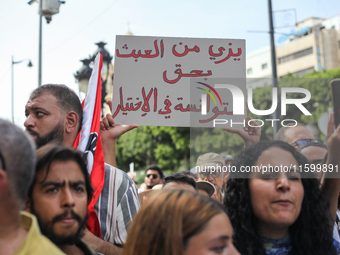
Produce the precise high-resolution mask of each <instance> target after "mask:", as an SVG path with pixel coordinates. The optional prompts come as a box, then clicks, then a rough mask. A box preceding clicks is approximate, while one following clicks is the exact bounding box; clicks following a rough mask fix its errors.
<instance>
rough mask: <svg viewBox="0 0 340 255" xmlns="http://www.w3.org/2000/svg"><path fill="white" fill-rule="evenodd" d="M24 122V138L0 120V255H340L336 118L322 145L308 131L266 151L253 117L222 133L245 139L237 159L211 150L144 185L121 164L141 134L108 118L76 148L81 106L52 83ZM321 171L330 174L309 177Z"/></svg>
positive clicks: (151, 173)
mask: <svg viewBox="0 0 340 255" xmlns="http://www.w3.org/2000/svg"><path fill="white" fill-rule="evenodd" d="M109 105H110V106H111V108H112V102H111V101H109ZM84 111H85V110H84ZM25 115H26V121H25V123H24V126H25V131H23V130H22V129H21V128H20V127H18V126H15V125H14V124H12V123H10V122H8V121H6V120H2V119H0V255H4V254H5V255H12V254H18V255H19V254H36V255H40V254H51V255H54V254H55V255H57V254H58V255H59V254H68V255H71V254H86V255H89V254H106V255H111V254H115V255H116V254H123V255H163V254H164V255H184V254H185V255H208V254H228V255H229V254H242V255H248V254H249V255H259V254H264V255H265V254H267V255H285V254H294V255H296V254H305V255H306V254H308V255H309V254H318V255H328V254H334V255H335V254H340V227H338V226H340V225H339V224H338V223H339V216H340V211H339V210H338V207H339V206H340V203H338V201H340V200H338V198H339V192H340V178H336V177H337V176H333V175H332V176H331V175H330V174H333V173H334V171H333V172H332V173H330V172H331V171H327V170H329V169H331V168H332V169H333V167H335V166H338V165H339V164H340V157H339V155H338V152H339V151H340V128H335V126H334V118H332V117H331V118H330V121H329V123H328V134H327V146H326V145H324V144H323V143H320V142H319V141H317V140H316V139H314V137H313V135H312V133H311V132H310V131H309V130H308V129H307V128H306V126H304V125H303V124H298V125H296V126H294V125H292V126H287V127H282V128H281V129H280V130H279V132H278V133H277V135H276V139H275V140H273V141H267V142H260V137H261V128H260V127H259V125H258V124H257V123H256V122H255V121H253V120H251V122H250V123H252V125H251V126H249V125H248V126H246V127H244V128H231V127H228V128H224V129H225V131H226V132H230V133H234V135H238V136H240V137H241V138H242V139H243V141H244V149H243V150H242V151H240V152H239V154H238V155H237V156H236V157H235V158H233V157H232V156H230V155H228V156H226V157H224V158H223V157H221V156H220V155H219V154H217V153H214V152H210V153H206V154H203V155H200V156H199V157H198V158H197V163H196V166H195V167H194V168H192V169H191V170H190V171H188V170H187V171H182V172H178V173H173V174H171V175H169V176H165V174H164V173H163V171H162V169H161V168H160V167H159V166H157V165H150V166H148V167H147V168H146V169H145V181H144V184H142V185H141V186H139V187H137V185H136V184H135V182H134V181H133V180H132V179H131V177H130V176H129V175H128V174H126V173H125V172H124V171H122V170H120V169H118V168H117V167H116V155H115V142H116V139H117V138H118V137H119V136H120V135H122V134H123V133H126V132H128V131H129V130H131V129H133V128H137V125H127V126H121V125H116V124H115V122H114V120H113V118H112V116H111V114H108V115H107V116H105V117H104V118H102V119H101V120H99V121H98V123H97V124H98V131H99V134H96V135H97V136H94V137H93V136H90V138H89V140H88V141H85V143H86V144H90V145H91V144H92V143H96V144H95V145H94V146H92V147H91V146H90V147H89V148H90V149H86V150H80V149H79V148H80V147H79V146H80V145H81V144H82V141H81V136H82V132H83V130H84V122H83V118H85V116H84V115H85V114H83V108H82V104H81V102H80V100H79V98H78V96H77V95H76V94H75V93H74V92H73V91H72V90H71V89H69V88H68V87H67V86H65V85H54V84H47V85H43V86H41V87H39V88H37V89H35V90H34V91H33V92H32V93H31V95H30V97H29V98H28V100H27V103H26V107H25ZM248 120H249V119H248ZM247 123H248V121H247ZM80 134H81V135H80ZM78 144H79V146H78ZM77 148H78V149H77ZM99 153H102V159H101V161H100V160H99V163H98V162H97V161H96V157H97V156H98V155H99ZM100 164H101V165H100ZM318 164H322V165H325V166H326V171H319V173H315V171H314V172H312V171H308V169H305V168H304V166H305V165H308V166H311V165H314V166H317V165H318ZM99 165H100V166H101V170H97V167H98V166H99ZM330 166H331V167H330ZM89 168H91V169H92V172H91V171H89ZM231 169H232V170H233V171H231ZM242 169H243V170H244V171H242ZM245 169H257V171H245ZM264 169H266V170H265V171H264ZM309 169H310V168H309ZM338 215H339V216H338Z"/></svg>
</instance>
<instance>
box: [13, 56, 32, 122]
mask: <svg viewBox="0 0 340 255" xmlns="http://www.w3.org/2000/svg"><path fill="white" fill-rule="evenodd" d="M27 60H28V64H27V66H28V67H32V66H33V65H32V62H31V60H30V59H23V60H20V61H14V58H13V56H12V70H11V71H12V84H11V90H12V122H13V123H14V83H13V71H14V68H13V67H14V65H16V64H20V63H22V62H24V61H27Z"/></svg>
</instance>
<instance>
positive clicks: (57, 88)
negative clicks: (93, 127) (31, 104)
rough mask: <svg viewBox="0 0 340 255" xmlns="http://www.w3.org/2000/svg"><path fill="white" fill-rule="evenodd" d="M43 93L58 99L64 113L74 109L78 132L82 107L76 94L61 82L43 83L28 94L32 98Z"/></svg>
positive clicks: (81, 119) (81, 118)
mask: <svg viewBox="0 0 340 255" xmlns="http://www.w3.org/2000/svg"><path fill="white" fill-rule="evenodd" d="M44 93H50V94H51V95H52V96H54V97H55V98H56V99H57V101H58V106H59V108H60V109H62V110H63V111H64V112H65V113H68V112H70V111H74V112H75V113H76V114H77V115H78V117H79V119H78V132H79V130H80V128H81V123H82V121H83V108H82V106H81V103H80V99H79V97H78V96H77V94H76V93H75V92H74V91H73V90H72V89H70V88H69V87H67V86H66V85H63V84H45V85H42V86H40V87H38V88H36V89H35V90H33V91H32V93H31V95H30V100H33V99H35V98H37V97H39V96H41V95H42V94H44Z"/></svg>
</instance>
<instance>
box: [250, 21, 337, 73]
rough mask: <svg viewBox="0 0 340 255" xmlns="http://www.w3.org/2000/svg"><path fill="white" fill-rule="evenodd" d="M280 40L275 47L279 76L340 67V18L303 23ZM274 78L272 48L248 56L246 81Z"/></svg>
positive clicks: (299, 23) (298, 24)
mask: <svg viewBox="0 0 340 255" xmlns="http://www.w3.org/2000/svg"><path fill="white" fill-rule="evenodd" d="M278 41H279V43H281V45H279V46H277V47H276V64H277V75H278V77H283V76H286V75H288V74H292V75H299V76H301V75H304V74H306V73H309V72H312V71H314V70H316V71H320V70H323V69H325V70H328V69H334V68H338V67H340V15H338V16H335V17H332V18H330V19H321V18H315V17H311V18H308V19H305V20H302V21H300V22H298V23H297V24H296V26H295V30H292V31H291V33H290V34H289V35H286V36H282V37H280V38H279V39H278ZM271 76H272V75H271V53H270V47H265V48H262V49H259V50H257V51H255V52H252V53H250V54H248V55H247V78H267V77H268V78H269V77H271Z"/></svg>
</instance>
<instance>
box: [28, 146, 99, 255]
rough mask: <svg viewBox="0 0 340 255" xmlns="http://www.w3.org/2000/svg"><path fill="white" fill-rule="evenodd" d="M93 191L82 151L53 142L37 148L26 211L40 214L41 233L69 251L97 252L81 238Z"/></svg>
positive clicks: (76, 252) (38, 215)
mask: <svg viewBox="0 0 340 255" xmlns="http://www.w3.org/2000/svg"><path fill="white" fill-rule="evenodd" d="M92 192H93V191H92V188H91V182H90V177H89V175H88V173H87V168H86V163H85V161H84V159H83V156H82V154H81V153H80V152H78V151H76V150H74V149H72V148H69V147H64V146H58V145H54V144H48V145H45V146H43V147H41V148H40V149H38V150H37V166H36V171H35V176H34V180H33V183H32V185H31V187H30V189H29V193H28V198H27V199H26V210H27V211H28V212H31V213H32V214H34V215H35V216H36V217H37V219H38V223H39V226H40V229H41V232H42V233H43V234H44V235H45V236H46V237H47V238H49V239H50V240H51V241H52V242H53V243H54V244H55V245H57V246H58V247H59V248H60V249H61V250H62V251H63V252H65V253H66V254H69V255H71V254H97V253H96V252H95V251H94V250H93V249H92V248H91V247H90V246H88V245H87V244H85V243H84V242H82V240H81V237H82V236H83V235H84V230H85V227H86V219H87V204H88V202H89V201H90V199H91V197H92Z"/></svg>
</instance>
